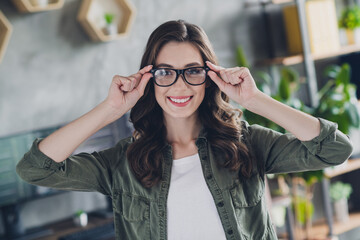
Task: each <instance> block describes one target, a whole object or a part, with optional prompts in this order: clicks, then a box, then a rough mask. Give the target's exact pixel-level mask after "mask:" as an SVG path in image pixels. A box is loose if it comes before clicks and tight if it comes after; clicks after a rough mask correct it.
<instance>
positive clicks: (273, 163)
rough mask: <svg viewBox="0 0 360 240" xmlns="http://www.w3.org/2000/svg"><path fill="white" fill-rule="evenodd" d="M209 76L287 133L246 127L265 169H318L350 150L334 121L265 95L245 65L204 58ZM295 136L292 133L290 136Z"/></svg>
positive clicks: (230, 94)
mask: <svg viewBox="0 0 360 240" xmlns="http://www.w3.org/2000/svg"><path fill="white" fill-rule="evenodd" d="M207 65H208V66H209V67H210V69H211V70H212V71H209V72H208V75H209V76H210V78H211V79H212V80H213V81H214V82H215V83H216V84H217V85H218V86H219V88H220V90H221V91H223V92H224V93H225V94H227V95H228V96H229V97H230V98H231V99H233V100H234V101H236V102H237V103H239V104H240V105H242V106H243V107H245V108H246V109H248V110H249V111H252V112H254V113H256V114H259V115H261V116H263V117H266V118H268V119H270V120H272V121H273V122H275V123H277V124H278V125H280V126H281V127H283V128H284V129H286V130H287V131H289V132H291V133H292V134H293V135H291V134H280V133H278V132H275V131H272V130H270V129H266V128H263V127H260V126H252V127H248V128H247V130H248V131H245V132H247V133H248V134H249V135H248V137H247V138H248V139H249V140H250V143H251V146H250V147H251V148H253V152H254V153H255V154H256V158H257V159H258V160H260V161H263V163H264V167H265V171H266V172H268V173H270V172H271V173H279V172H289V171H306V170H312V169H321V168H324V167H326V166H331V165H336V164H340V163H342V162H343V161H345V160H346V159H347V158H348V157H349V156H350V154H351V152H352V145H351V143H350V141H349V139H348V138H347V137H346V136H345V135H344V134H343V133H341V132H340V131H338V130H337V124H335V123H331V122H329V121H326V120H323V119H317V118H315V117H313V116H310V115H308V114H306V113H303V112H301V111H298V110H296V109H293V108H291V107H289V106H287V105H285V104H282V103H280V102H278V101H276V100H275V99H272V98H271V97H269V96H267V95H265V94H264V93H262V92H261V91H260V90H258V89H257V87H256V84H255V82H254V79H253V78H252V76H251V74H250V72H249V70H248V69H247V68H239V67H237V68H230V69H225V68H222V67H219V66H216V65H213V64H211V63H209V62H207ZM294 136H295V137H294Z"/></svg>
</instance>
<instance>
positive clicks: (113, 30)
mask: <svg viewBox="0 0 360 240" xmlns="http://www.w3.org/2000/svg"><path fill="white" fill-rule="evenodd" d="M104 19H105V23H106V25H105V32H106V34H108V35H115V34H117V32H118V29H117V24H116V22H115V21H114V19H115V15H114V14H112V13H105V14H104Z"/></svg>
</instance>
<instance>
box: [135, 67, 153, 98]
mask: <svg viewBox="0 0 360 240" xmlns="http://www.w3.org/2000/svg"><path fill="white" fill-rule="evenodd" d="M151 77H152V74H151V73H145V74H144V75H143V76H142V78H141V80H140V82H139V85H138V86H137V87H136V89H137V90H138V91H139V92H140V94H141V96H142V95H143V94H144V91H145V87H146V85H147V84H148V82H149V80H150V78H151Z"/></svg>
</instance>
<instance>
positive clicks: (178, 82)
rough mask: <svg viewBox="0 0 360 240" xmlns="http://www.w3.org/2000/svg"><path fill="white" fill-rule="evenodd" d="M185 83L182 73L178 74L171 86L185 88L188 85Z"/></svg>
mask: <svg viewBox="0 0 360 240" xmlns="http://www.w3.org/2000/svg"><path fill="white" fill-rule="evenodd" d="M187 85H188V84H187V83H186V82H185V79H184V75H183V74H179V76H178V79H177V80H176V82H175V83H174V84H173V85H172V86H173V87H176V88H187V87H188V86H187Z"/></svg>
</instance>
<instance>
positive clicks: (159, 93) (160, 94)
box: [154, 86, 166, 104]
mask: <svg viewBox="0 0 360 240" xmlns="http://www.w3.org/2000/svg"><path fill="white" fill-rule="evenodd" d="M164 90H165V89H163V88H161V87H159V86H155V87H154V91H155V99H156V101H157V102H158V103H159V104H160V103H161V102H163V101H165V100H164V99H165V92H166V91H164Z"/></svg>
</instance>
